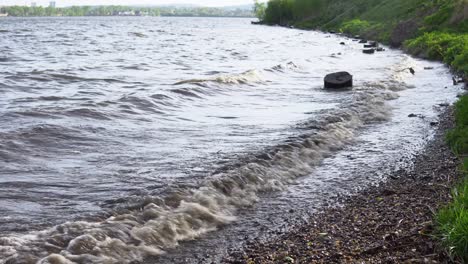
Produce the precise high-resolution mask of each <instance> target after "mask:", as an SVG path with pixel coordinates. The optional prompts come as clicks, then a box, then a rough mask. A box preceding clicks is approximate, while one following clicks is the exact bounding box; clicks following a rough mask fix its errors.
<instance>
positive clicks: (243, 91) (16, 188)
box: [0, 17, 460, 263]
mask: <svg viewBox="0 0 468 264" xmlns="http://www.w3.org/2000/svg"><path fill="white" fill-rule="evenodd" d="M341 41H345V42H346V43H347V45H340V44H339V43H340V42H341ZM360 48H361V44H358V43H357V42H353V41H352V40H345V39H343V38H340V37H338V36H331V35H328V34H323V33H319V32H312V31H299V30H291V29H285V28H279V27H262V26H252V25H250V20H248V19H227V18H146V17H143V18H28V19H13V18H5V19H1V20H0V51H1V53H0V122H1V123H2V126H1V127H0V168H1V174H0V195H1V199H0V223H1V224H0V234H1V238H0V256H1V259H3V261H0V263H7V261H8V263H35V262H37V261H41V263H49V262H51V263H52V262H53V261H59V262H61V263H68V262H67V261H73V262H76V263H92V262H96V263H102V262H105V263H130V262H134V261H148V259H151V258H154V257H157V259H158V260H159V261H161V262H167V263H174V262H184V261H188V262H190V261H191V262H194V261H195V260H194V259H193V258H194V257H196V256H197V255H206V254H211V255H213V256H214V255H217V256H220V255H222V254H223V252H225V250H226V249H228V248H232V247H233V246H235V245H236V244H237V243H238V242H239V241H240V240H242V239H243V238H244V237H245V236H246V235H261V234H262V232H263V231H262V230H264V229H265V228H272V229H273V228H281V226H282V225H283V224H284V221H287V219H289V218H291V217H306V216H307V215H308V214H310V213H311V212H313V210H315V209H317V208H319V207H320V206H322V205H323V204H324V203H327V202H328V201H330V199H333V198H334V197H337V196H339V195H342V194H348V193H352V192H354V191H356V190H358V189H360V188H364V187H365V186H369V185H373V184H378V183H379V182H381V181H383V180H385V178H386V175H387V174H388V172H389V171H391V170H394V169H398V168H401V167H403V168H407V167H408V166H410V165H411V163H410V162H411V157H412V156H413V155H414V154H416V153H417V152H418V151H420V150H421V149H422V147H423V146H424V143H425V142H427V140H428V139H429V138H430V137H431V135H432V131H433V127H432V126H431V125H430V123H431V122H435V121H437V113H438V108H440V107H439V106H438V105H439V104H446V103H452V102H454V101H455V99H456V95H457V93H458V92H459V90H460V87H455V86H452V85H451V76H450V74H449V72H448V69H447V68H446V67H444V66H443V65H442V64H439V63H434V62H428V61H423V60H418V59H414V58H411V57H409V56H407V55H405V54H403V53H402V52H400V51H397V50H387V51H385V52H382V53H376V54H375V55H366V54H362V53H361V50H360ZM408 67H412V68H414V69H415V70H416V75H414V76H413V75H412V74H411V73H409V71H408V70H405V69H407V68H408ZM425 67H432V68H433V69H430V70H425V69H424V68H425ZM341 70H345V71H349V72H351V73H352V74H353V75H354V78H355V89H354V90H352V91H350V90H348V91H342V92H329V91H324V90H323V89H322V86H323V83H322V82H323V81H322V80H323V76H324V75H325V74H327V73H330V72H334V71H341ZM411 113H414V114H418V115H421V118H409V117H408V115H409V114H411ZM285 212H288V213H285ZM220 228H221V229H222V230H219V229H220ZM216 230H218V231H216ZM200 236H201V237H200ZM188 240H193V241H192V242H187V243H183V245H182V246H179V244H180V242H182V241H188ZM213 245H216V247H215V248H216V249H215V250H213ZM165 251H166V252H167V251H169V252H168V253H167V254H165V255H163V256H161V254H163V253H164V252H165ZM158 256H159V257H158Z"/></svg>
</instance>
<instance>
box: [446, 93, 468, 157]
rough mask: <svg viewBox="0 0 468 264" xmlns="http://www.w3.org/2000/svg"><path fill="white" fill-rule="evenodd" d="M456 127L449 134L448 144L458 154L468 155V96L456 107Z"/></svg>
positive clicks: (461, 99)
mask: <svg viewBox="0 0 468 264" xmlns="http://www.w3.org/2000/svg"><path fill="white" fill-rule="evenodd" d="M455 111H456V113H455V119H456V127H455V128H454V129H452V130H451V131H449V133H448V134H447V142H448V144H449V145H450V147H451V148H452V150H453V151H454V152H455V153H456V154H468V96H463V97H462V98H460V100H458V102H457V104H456V106H455Z"/></svg>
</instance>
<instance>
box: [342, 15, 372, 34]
mask: <svg viewBox="0 0 468 264" xmlns="http://www.w3.org/2000/svg"><path fill="white" fill-rule="evenodd" d="M370 28H371V23H369V22H368V21H364V20H360V19H353V20H351V21H348V22H345V23H343V25H342V27H341V31H342V32H346V33H351V34H353V35H361V34H363V33H364V32H366V31H369V29H370Z"/></svg>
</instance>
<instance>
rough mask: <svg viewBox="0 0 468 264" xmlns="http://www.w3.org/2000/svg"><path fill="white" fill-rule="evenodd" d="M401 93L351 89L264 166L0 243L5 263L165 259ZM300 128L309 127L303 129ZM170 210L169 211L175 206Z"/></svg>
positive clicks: (301, 171)
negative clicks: (347, 100)
mask: <svg viewBox="0 0 468 264" xmlns="http://www.w3.org/2000/svg"><path fill="white" fill-rule="evenodd" d="M405 87H406V88H407V86H405V84H403V83H400V82H396V81H391V82H387V83H385V82H383V84H379V85H373V84H368V85H366V86H364V87H357V88H356V89H355V91H354V92H353V93H354V94H353V99H352V102H351V103H350V104H348V105H342V106H341V107H340V108H338V110H331V111H328V112H327V113H324V115H323V118H321V119H320V120H318V121H315V122H314V123H313V124H310V127H311V128H310V135H309V136H308V137H306V138H305V139H301V140H298V141H297V142H294V143H289V144H287V145H282V146H279V147H278V148H277V149H275V151H273V152H272V153H267V155H265V156H264V158H263V159H257V160H254V161H251V162H249V163H247V164H244V165H242V166H240V167H238V168H235V169H233V170H228V171H225V172H223V173H221V174H216V175H213V176H211V177H209V178H207V179H205V181H204V183H203V184H202V185H201V186H200V187H199V188H197V189H192V190H185V191H179V192H176V194H175V195H173V196H172V197H171V198H170V203H171V205H168V204H167V202H165V201H164V200H162V199H160V198H158V197H154V198H153V199H145V200H144V201H142V203H141V206H140V208H139V209H138V210H129V211H127V212H126V213H124V214H118V215H114V216H112V217H110V218H108V219H106V220H105V221H102V222H85V221H80V222H69V223H65V224H62V225H59V226H56V227H53V228H51V229H48V230H44V231H41V232H35V233H32V234H29V235H22V236H21V235H20V236H10V237H4V238H1V239H0V245H1V246H0V254H1V255H2V256H3V257H4V261H3V263H35V262H39V263H131V262H133V261H142V260H143V259H144V258H146V257H149V256H156V255H160V254H163V253H164V250H165V249H168V248H174V247H177V245H178V243H179V242H180V241H184V240H192V239H196V238H197V237H199V236H200V235H202V234H204V233H206V232H210V231H214V230H216V229H217V228H218V227H220V226H222V225H225V224H229V223H230V222H232V221H235V219H236V212H237V211H238V210H239V209H241V208H244V207H246V206H251V205H253V204H254V203H255V202H256V201H257V199H258V194H260V193H263V192H271V191H279V190H283V189H284V188H285V187H286V186H287V185H288V184H291V183H292V182H294V180H295V179H296V178H297V177H301V176H304V175H307V174H308V173H310V172H311V171H312V170H313V168H314V167H315V166H317V165H318V164H319V163H320V162H321V161H322V160H323V159H324V158H325V157H327V156H329V155H331V154H332V153H333V152H335V151H338V150H340V149H342V148H343V147H344V146H346V145H347V144H349V143H351V142H352V141H353V139H354V137H355V132H356V130H358V129H359V128H361V127H362V126H363V125H365V124H369V123H372V122H381V121H386V120H388V118H389V117H390V115H391V109H390V108H389V107H388V105H387V104H386V100H392V99H395V98H397V97H398V95H397V93H396V92H394V90H403V89H405ZM304 125H305V126H306V127H307V125H308V124H304ZM174 204H175V206H174Z"/></svg>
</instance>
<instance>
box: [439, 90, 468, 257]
mask: <svg viewBox="0 0 468 264" xmlns="http://www.w3.org/2000/svg"><path fill="white" fill-rule="evenodd" d="M455 121H456V126H455V128H454V129H453V130H452V131H450V132H449V133H448V134H447V142H448V144H449V145H450V147H451V148H452V150H453V151H454V152H455V153H456V154H458V155H461V156H463V155H467V154H468V95H465V96H463V97H462V98H461V99H460V100H459V101H458V102H457V104H456V106H455ZM461 168H462V172H463V174H464V179H463V180H462V181H461V182H460V184H458V186H456V187H455V188H454V189H453V191H452V197H453V201H452V202H451V203H450V204H449V205H447V206H446V207H444V208H442V209H440V210H439V211H438V212H437V215H436V222H437V231H438V236H439V237H440V239H441V241H442V243H443V245H444V246H445V247H446V248H447V251H448V253H449V255H450V256H451V257H452V258H454V259H459V260H461V261H462V262H463V263H468V158H464V160H463V164H462V166H461Z"/></svg>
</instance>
